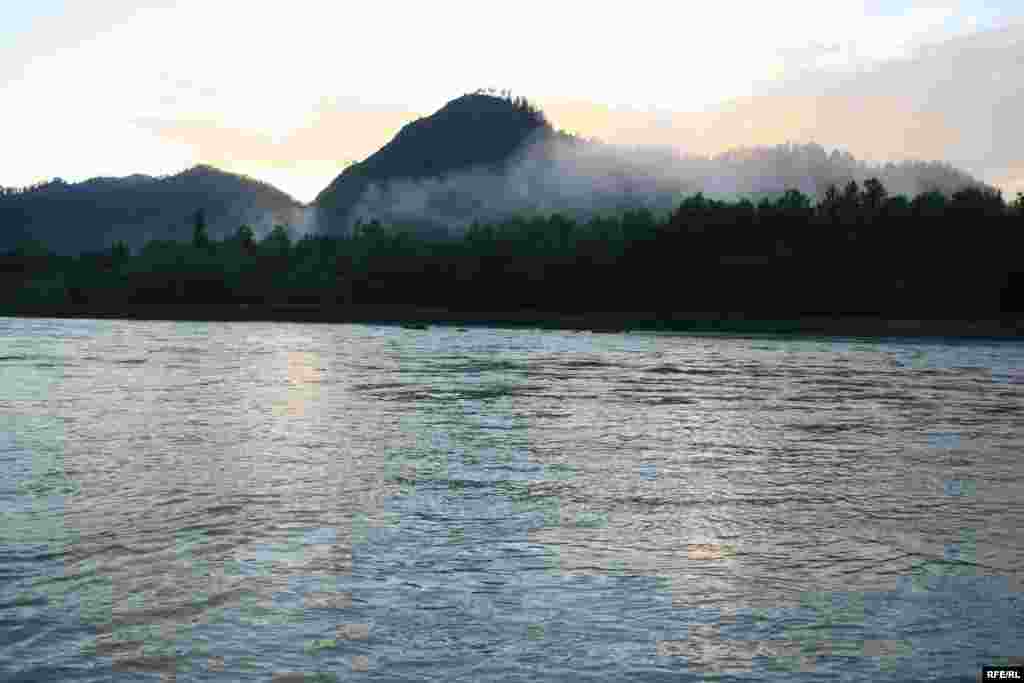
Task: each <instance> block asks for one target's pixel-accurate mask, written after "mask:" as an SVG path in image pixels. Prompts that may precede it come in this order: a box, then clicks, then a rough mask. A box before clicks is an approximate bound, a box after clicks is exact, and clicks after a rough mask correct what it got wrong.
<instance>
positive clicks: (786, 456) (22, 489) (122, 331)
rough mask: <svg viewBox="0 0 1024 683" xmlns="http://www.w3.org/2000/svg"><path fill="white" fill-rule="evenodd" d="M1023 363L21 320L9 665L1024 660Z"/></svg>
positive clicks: (5, 565)
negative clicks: (1023, 593) (1020, 657)
mask: <svg viewBox="0 0 1024 683" xmlns="http://www.w3.org/2000/svg"><path fill="white" fill-rule="evenodd" d="M1021 368H1024V343H1021V342H1015V341H978V340H973V341H963V340H934V339H932V340H922V339H897V338H892V339H884V340H866V339H852V338H807V337H803V338H783V337H763V338H749V337H746V338H745V337H730V336H710V335H708V336H699V335H676V336H673V335H659V334H653V333H652V334H636V333H630V334H592V333H576V332H568V331H565V332H562V331H540V330H511V329H493V328H469V329H460V328H455V327H433V328H430V329H429V330H425V331H421V330H412V329H403V328H400V327H389V326H374V325H316V324H308V325H307V324H292V323H194V322H144V321H95V320H43V319H36V320H27V319H11V318H6V319H0V420H2V421H3V424H2V426H0V680H4V681H8V680H10V681H58V680H69V681H100V680H103V681H109V680H116V681H171V680H179V681H243V680H244V681H248V680H252V681H299V680H306V681H327V680H366V681H371V680H380V681H392V680H394V681H412V680H417V681H428V680H465V681H477V680H480V681H484V680H494V681H497V680H522V681H526V680H531V681H532V680H544V681H547V680H627V679H628V680H649V681H698V680H720V681H728V680H757V681H765V680H767V681H790V680H850V681H868V680H870V681H902V680H974V677H975V676H976V674H977V672H978V670H979V669H980V667H981V666H982V665H986V664H993V663H996V664H998V663H1006V662H1007V661H1012V660H1008V659H1007V658H1012V657H1014V656H1015V655H1019V654H1021V653H1024V626H1022V625H1024V602H1022V600H1021V589H1022V576H1024V575H1022V566H1024V531H1018V529H1020V528H1021V527H1024V503H1022V498H1021V493H1022V491H1024V461H1022V454H1024V374H1022V372H1021ZM303 675H304V677H303Z"/></svg>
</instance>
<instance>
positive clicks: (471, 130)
mask: <svg viewBox="0 0 1024 683" xmlns="http://www.w3.org/2000/svg"><path fill="white" fill-rule="evenodd" d="M553 134H554V130H553V129H552V128H551V126H550V124H549V123H548V122H547V120H546V119H545V117H544V115H543V113H542V112H541V111H540V110H539V109H537V108H536V107H534V106H533V105H532V104H530V103H529V102H528V101H526V100H525V99H523V98H511V97H496V96H493V95H488V94H484V93H483V92H475V93H471V94H467V95H463V96H462V97H458V98H456V99H454V100H452V101H451V102H448V103H447V104H446V105H445V106H444V107H442V108H441V109H439V110H438V111H437V112H435V113H434V114H431V115H430V116H427V117H424V118H420V119H417V120H415V121H413V122H412V123H409V124H407V125H406V126H404V127H403V128H402V129H401V130H400V131H399V132H398V134H397V135H395V137H394V138H393V139H392V140H391V141H390V142H388V143H387V144H386V145H384V146H383V147H382V148H380V149H379V150H378V151H377V152H375V153H374V154H372V155H371V156H370V157H368V158H367V159H365V160H364V161H362V162H359V163H356V164H353V165H351V166H349V167H348V168H346V169H345V170H344V171H343V172H342V173H341V174H340V175H339V176H338V177H336V178H335V179H334V181H333V182H331V184H330V185H329V186H328V187H327V188H326V189H324V190H323V191H322V192H321V193H320V194H319V195H317V197H316V199H315V200H314V204H315V206H316V207H318V209H319V210H320V212H321V214H320V215H321V220H322V221H324V222H325V223H326V224H327V226H328V229H329V231H330V232H336V231H341V230H343V229H344V228H345V227H347V223H348V221H349V219H350V217H351V212H352V209H353V207H355V205H356V204H357V203H358V201H359V199H360V197H362V196H363V193H364V192H365V191H366V190H367V188H368V187H369V186H370V185H371V184H373V183H377V184H383V183H387V182H390V181H394V180H398V179H412V180H415V179H424V178H438V177H444V176H445V175H446V174H449V173H452V172H454V171H460V170H464V169H467V168H474V167H481V166H482V167H489V168H491V169H492V170H497V169H500V168H501V166H502V165H503V164H504V162H506V160H508V159H509V158H510V157H511V156H512V154H513V153H514V152H515V151H516V150H517V149H519V148H521V147H522V146H523V144H524V143H525V142H526V141H527V140H529V139H534V138H536V137H538V136H540V137H544V136H548V135H553Z"/></svg>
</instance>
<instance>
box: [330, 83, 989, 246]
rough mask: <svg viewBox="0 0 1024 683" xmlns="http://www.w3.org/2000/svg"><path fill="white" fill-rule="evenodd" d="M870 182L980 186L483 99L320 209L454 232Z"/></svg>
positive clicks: (356, 171) (472, 100) (818, 153)
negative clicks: (553, 119)
mask: <svg viewBox="0 0 1024 683" xmlns="http://www.w3.org/2000/svg"><path fill="white" fill-rule="evenodd" d="M873 176H874V177H878V178H879V179H881V181H882V183H883V185H884V186H885V187H886V189H887V190H888V191H889V193H890V194H894V195H895V194H904V195H907V196H910V197H913V196H916V195H918V194H921V193H923V192H928V191H932V190H935V191H938V192H941V193H943V194H946V195H947V196H949V195H952V194H953V193H954V192H956V191H957V190H960V189H962V188H964V187H968V186H978V187H986V186H984V185H983V184H982V183H980V182H979V181H977V180H976V179H975V178H973V177H972V176H971V175H970V174H968V173H965V172H963V171H960V170H958V169H955V168H953V167H952V166H950V165H949V164H946V163H942V162H935V161H929V162H925V161H905V162H900V163H887V164H884V165H881V164H869V163H866V162H864V161H859V160H857V159H855V158H854V157H853V156H852V155H851V154H849V153H848V152H845V151H840V150H835V149H833V150H832V151H831V152H829V151H827V150H825V148H823V147H822V146H821V145H818V144H815V143H809V144H790V143H786V144H784V145H776V146H758V147H746V148H737V149H733V150H730V151H727V152H723V153H720V154H715V155H710V156H707V155H696V154H686V153H685V152H682V151H680V150H677V149H674V148H671V147H667V146H653V145H648V146H643V147H624V146H619V145H607V144H604V143H601V142H600V141H597V140H584V139H581V138H579V137H576V136H572V135H568V134H566V133H562V132H555V130H554V129H553V128H552V126H551V125H550V124H549V123H548V122H547V120H546V117H545V116H544V114H543V113H542V112H541V111H540V110H538V109H536V108H534V107H533V106H532V105H530V104H529V103H528V102H527V101H526V100H522V99H514V100H513V99H510V98H503V97H494V96H490V95H486V94H481V93H479V92H478V93H474V94H471V95H465V96H463V97H459V98H457V99H455V100H452V101H451V102H449V103H448V104H446V105H445V106H444V107H442V108H441V109H440V110H438V111H437V112H436V113H434V114H432V115H431V116H428V117H425V118H421V119H418V120H416V121H413V122H412V123H410V124H408V125H407V126H405V127H404V128H403V129H402V130H401V131H400V132H399V133H398V134H397V135H396V136H395V137H394V138H393V139H392V140H391V141H390V142H388V143H387V144H386V145H385V146H384V147H382V148H381V149H380V150H379V151H378V152H376V153H375V154H373V155H372V156H370V157H369V158H367V159H366V160H365V161H363V162H361V163H357V164H354V165H352V166H350V167H349V168H347V169H345V171H344V172H342V173H341V174H340V175H339V176H338V177H337V178H335V180H334V181H333V182H332V183H331V184H330V186H329V187H327V188H326V189H325V190H324V191H323V192H321V193H320V195H319V196H318V197H317V198H316V200H315V205H316V207H317V208H318V210H319V212H320V213H319V219H320V226H321V228H322V229H324V230H325V231H326V232H329V233H341V232H346V231H347V230H348V229H349V228H350V227H351V224H352V222H353V221H355V220H364V221H368V220H373V219H377V220H380V221H381V222H382V223H385V224H402V225H404V226H406V227H414V228H415V229H417V230H422V231H429V232H438V233H442V234H450V233H451V232H452V231H455V232H457V231H459V230H460V229H463V228H465V227H466V226H468V225H469V224H470V223H471V222H473V221H474V220H480V221H492V220H501V219H503V218H507V217H509V216H512V215H523V214H526V215H529V214H550V213H553V212H560V213H564V214H568V215H571V216H573V217H575V218H586V217H587V216H588V215H594V214H600V213H614V212H620V211H622V210H623V209H627V208H648V209H651V210H654V211H661V212H668V211H671V210H672V209H674V208H676V206H677V205H678V203H679V202H680V200H681V199H682V197H683V196H684V195H688V194H693V193H696V192H704V193H707V194H709V195H712V196H720V197H724V198H730V199H733V198H736V197H738V196H742V197H748V198H750V199H752V200H754V201H757V200H759V199H760V198H764V197H774V196H778V195H781V194H782V193H784V192H785V191H786V190H787V189H790V188H797V189H799V190H801V191H802V192H803V193H804V194H806V195H809V196H810V197H811V198H812V199H814V200H820V199H821V198H822V197H823V196H824V194H825V191H826V189H827V187H828V186H829V185H830V184H836V185H837V186H839V188H840V189H842V187H843V186H844V185H845V184H846V183H848V182H850V181H851V180H853V181H856V182H858V183H863V182H864V180H866V179H867V178H870V177H873Z"/></svg>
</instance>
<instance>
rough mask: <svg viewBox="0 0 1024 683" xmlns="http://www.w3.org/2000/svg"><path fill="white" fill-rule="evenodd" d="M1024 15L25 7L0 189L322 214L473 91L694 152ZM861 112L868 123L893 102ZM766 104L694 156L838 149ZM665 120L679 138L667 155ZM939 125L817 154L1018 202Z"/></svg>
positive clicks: (376, 6) (593, 128)
mask: <svg viewBox="0 0 1024 683" xmlns="http://www.w3.org/2000/svg"><path fill="white" fill-rule="evenodd" d="M1015 5H1016V2H1013V1H1010V0H1003V1H1001V2H996V3H986V4H984V5H982V4H980V3H978V2H935V3H921V2H888V1H886V0H867V1H865V0H857V1H852V0H831V1H830V2H827V3H823V2H820V0H795V1H792V2H787V3H785V5H780V4H778V3H763V2H739V1H736V0H721V1H720V2H716V3H701V4H700V5H693V4H688V3H663V2H656V1H644V0H638V1H637V2H633V3H630V4H629V6H628V12H627V11H624V10H623V6H622V5H620V4H615V3H586V4H583V3H576V2H559V3H540V2H521V3H504V4H496V3H480V2H436V3H396V2H391V1H388V0H381V1H378V2H374V3H358V4H356V3H332V4H328V3H322V2H312V1H309V2H307V1H304V0H293V2H289V3H266V4H264V3H253V2H245V3H242V2H233V1H227V0H222V1H218V2H215V3H211V2H206V1H197V0H181V1H178V2H173V1H159V0H157V1H150V2H127V1H125V0H108V1H107V2H104V3H81V2H68V1H65V0H33V2H30V3H10V4H9V6H7V7H5V9H4V20H3V22H0V84H2V85H0V107H2V110H3V112H4V119H5V124H6V125H5V126H4V127H3V130H2V131H0V145H2V149H3V150H4V153H3V154H2V155H0V184H2V185H9V186H10V185H14V186H20V185H27V184H30V183H32V182H35V181H38V180H42V179H47V178H51V177H54V176H59V177H62V178H64V179H66V180H69V181H77V180H83V179H86V178H89V177H93V176H98V175H112V176H120V175H128V174H131V173H149V174H154V175H158V174H167V173H176V172H178V171H180V170H182V169H184V168H186V167H188V166H191V165H194V164H196V163H211V164H214V165H217V166H219V167H221V168H225V169H227V170H232V171H236V172H241V173H247V174H249V175H251V176H254V177H257V178H260V179H262V180H266V181H268V182H271V183H273V184H275V185H277V186H278V187H280V188H281V189H283V190H285V191H286V192H289V193H290V194H292V195H293V196H295V197H296V198H298V199H300V200H302V201H310V200H312V199H313V197H314V196H315V195H316V193H317V192H318V191H319V190H321V189H322V188H323V187H325V186H326V185H327V184H328V183H329V182H330V181H331V180H332V179H333V178H334V176H335V175H336V174H337V173H338V172H339V171H340V169H341V168H342V167H343V166H344V165H345V163H346V162H348V161H350V160H355V159H361V158H364V157H365V156H367V155H368V154H370V153H372V152H373V151H375V150H376V149H377V148H379V147H380V146H381V145H382V144H384V143H385V142H387V140H388V139H390V138H391V136H393V135H394V133H395V132H397V130H398V129H399V128H400V127H401V126H402V125H403V124H404V123H407V122H408V121H410V120H412V119H413V118H415V117H417V116H422V115H426V114H429V113H431V112H432V111H434V110H436V109H437V108H439V107H440V106H442V105H443V104H444V103H445V102H446V101H448V100H450V99H452V98H453V97H456V96H458V95H460V94H463V93H465V92H469V91H472V90H475V89H477V88H479V87H494V88H498V89H511V90H512V91H513V92H514V93H515V94H521V95H526V96H527V97H529V98H530V99H531V100H533V101H535V102H537V103H539V104H540V105H541V106H543V107H544V108H545V110H547V111H548V113H549V116H550V118H552V120H553V123H554V124H555V125H556V126H557V127H560V128H565V129H567V130H573V131H576V132H579V133H581V134H583V135H596V136H602V137H605V138H608V137H611V138H615V139H614V140H613V141H617V142H658V141H665V142H669V143H673V144H679V145H684V146H685V145H690V146H691V147H693V146H694V145H696V144H697V143H696V142H694V140H696V139H697V138H692V137H690V138H688V137H686V136H680V135H678V134H676V135H673V134H671V131H670V130H668V129H671V128H672V127H673V126H676V127H678V126H684V127H687V126H688V127H689V129H694V126H696V127H697V128H699V127H700V126H701V125H705V124H694V123H693V121H695V120H696V119H694V118H693V117H694V116H699V114H700V113H701V112H706V111H717V110H716V107H721V106H722V103H727V102H730V101H733V100H736V99H737V98H740V99H742V98H751V97H754V98H756V97H758V96H760V95H762V94H764V93H766V92H770V91H771V88H772V87H774V86H779V85H780V84H786V87H789V88H797V89H798V88H799V86H800V84H801V82H802V81H803V80H805V79H806V80H807V82H810V80H811V79H813V77H814V75H815V74H817V75H818V76H820V75H821V74H822V73H826V74H827V73H837V74H838V73H854V72H857V71H858V70H865V69H870V68H871V67H872V65H875V64H879V63H884V62H886V61H891V60H894V59H899V58H902V57H906V56H908V55H911V54H912V53H913V52H914V51H915V50H917V49H918V48H920V47H921V46H923V45H929V44H939V45H941V43H942V42H943V41H947V40H950V39H955V38H957V37H963V36H967V35H970V34H972V33H979V32H985V31H990V30H991V29H998V28H1000V27H1005V26H1012V25H1018V24H1019V22H1020V21H1021V16H1022V14H1024V13H1022V12H1021V10H1019V9H1015V8H1014V6H1015ZM1006 85H1007V84H1005V83H1004V84H1003V85H1002V86H1001V87H1005V86H1006ZM869 95H870V93H869ZM865 97H866V99H865V102H868V103H869V104H866V105H865V106H869V105H870V106H871V107H875V106H876V104H877V102H881V101H882V100H878V99H877V98H871V97H869V96H865ZM760 101H761V100H757V101H756V102H754V103H753V104H751V105H750V106H751V107H752V109H751V112H750V115H749V116H748V118H747V120H745V121H744V122H743V123H742V125H740V124H737V125H739V126H740V127H739V128H738V129H737V130H741V131H747V132H748V133H749V136H748V138H749V139H744V140H733V139H732V138H735V137H736V133H735V131H733V129H732V128H729V129H728V130H726V129H725V128H723V129H721V131H720V134H719V137H713V136H711V137H707V136H706V139H704V140H702V141H700V142H701V144H702V145H703V146H704V147H707V148H708V149H700V150H698V151H701V152H707V151H709V150H710V149H716V148H724V147H726V146H729V144H730V143H731V142H736V143H740V142H751V141H753V142H764V143H771V142H784V141H785V140H788V139H793V140H798V141H809V140H801V139H800V138H801V137H802V136H806V135H814V136H821V135H824V133H822V132H821V130H820V127H819V128H810V129H809V128H807V127H806V126H804V127H803V128H800V127H799V126H796V127H794V124H791V123H788V121H789V120H790V118H792V117H790V118H787V117H786V116H782V117H779V116H776V117H775V118H774V119H771V121H770V122H769V121H768V120H769V118H770V117H769V116H768V115H767V114H764V115H762V113H761V112H762V109H759V108H758V107H761V106H762V105H761V104H758V103H757V102H760ZM772 102H773V104H772V105H771V106H772V107H775V108H776V109H777V108H778V100H773V101H772ZM885 102H886V103H887V104H884V105H878V107H882V109H879V110H878V111H882V110H883V109H884V108H885V107H889V109H884V111H891V112H897V113H896V114H891V113H890V114H876V115H877V116H883V117H889V118H891V117H892V116H897V117H898V116H899V115H904V116H906V117H910V118H908V123H907V124H906V125H907V126H908V127H909V126H914V127H916V128H921V127H922V126H925V124H922V123H919V122H917V123H915V122H913V121H912V120H911V119H912V118H913V117H914V116H920V117H922V118H921V121H931V120H932V119H936V117H938V118H941V116H942V113H943V112H941V111H940V112H927V111H926V112H923V113H922V112H921V111H919V109H916V108H915V107H914V106H913V105H912V104H906V105H904V104H901V103H894V102H893V101H892V100H891V98H890V100H885ZM872 103H874V104H872ZM857 106H859V105H852V108H853V109H856V107H857ZM770 108H771V107H769V106H768V105H767V104H765V105H764V107H763V111H764V112H767V111H768V110H769V109H770ZM876 109H877V107H876ZM637 112H646V113H645V114H642V115H639V114H638V113H637ZM898 112H903V114H899V113H898ZM638 116H639V118H638ZM979 116H981V122H980V123H979V124H978V125H979V126H980V125H983V124H984V113H983V112H982V113H981V114H979ZM645 117H646V118H645ZM687 117H689V118H687ZM929 117H931V118H929ZM958 120H959V119H958ZM657 121H668V122H674V123H671V124H667V125H666V126H665V128H666V131H667V132H666V134H665V135H664V136H663V139H660V138H658V132H657V130H656V128H657V127H656V126H654V127H652V122H657ZM855 121H856V117H854V118H852V119H851V124H850V125H851V126H852V125H854V123H853V122H855ZM709 125H710V124H709ZM927 125H931V124H930V123H929V124H927ZM944 125H945V124H943V122H942V121H938V119H936V122H935V125H934V132H933V133H928V132H927V131H931V130H933V128H927V127H926V132H925V133H921V134H920V135H919V137H921V136H924V137H921V140H919V141H918V142H915V144H917V145H918V146H919V147H920V149H916V148H915V149H913V150H907V149H900V148H899V147H901V143H900V136H898V135H897V136H892V140H890V141H887V142H886V143H885V145H888V147H894V148H893V149H888V147H886V148H884V149H882V148H877V149H870V150H868V149H864V150H860V149H858V148H857V144H855V142H850V141H844V140H838V139H837V140H816V141H818V142H827V143H832V144H844V145H848V146H849V147H850V148H851V151H852V152H853V153H854V154H857V153H858V152H861V154H862V155H867V156H875V157H879V156H886V155H889V156H891V158H903V157H904V156H906V155H907V154H908V152H913V153H914V154H922V153H924V154H927V153H931V154H933V155H937V154H943V153H950V154H953V156H954V157H955V159H953V160H954V161H957V160H964V162H965V163H968V162H969V163H970V164H974V167H975V168H972V169H970V170H972V171H974V172H978V173H982V174H983V175H984V173H986V172H988V173H989V176H990V177H987V178H984V179H986V180H989V181H990V182H993V181H997V180H998V178H997V177H996V176H999V174H1000V173H1002V174H1003V176H1005V177H1006V178H1009V179H1010V180H1007V181H1005V182H1003V185H1004V186H1005V187H1007V188H1009V187H1011V186H1014V184H1015V183H1016V182H1017V181H1016V180H1014V178H1016V177H1017V176H1016V175H1014V174H1016V173H1017V170H1019V169H1017V167H1016V166H1013V164H1009V165H1008V164H1007V162H1006V160H1005V159H999V160H996V161H993V162H992V164H991V166H992V168H991V169H988V167H986V166H985V163H986V159H987V158H988V157H986V150H985V149H984V147H985V146H986V144H988V143H987V142H985V141H984V140H982V141H975V142H972V141H971V140H967V141H966V142H963V141H961V142H960V143H958V144H959V145H960V146H959V147H958V146H956V145H954V144H953V143H952V142H950V141H944V140H940V139H939V137H941V136H942V135H947V134H948V129H949V126H948V125H945V128H944V127H943V126H944ZM833 128H836V126H833ZM708 130H710V129H708ZM630 131H632V133H630ZM652 131H653V132H652ZM942 131H947V132H946V133H943V132H942ZM631 135H632V137H631ZM710 135H711V134H710V133H708V136H710ZM828 135H830V136H833V137H837V138H838V137H842V133H841V130H840V132H835V131H832V132H829V133H828ZM929 135H931V136H932V137H934V138H935V140H934V144H933V145H932V144H931V142H929V140H931V139H932V138H929V137H928V136H929ZM850 137H851V139H854V138H857V133H856V132H855V131H852V130H851V133H850ZM866 144H867V143H865V145H866ZM879 144H880V143H879ZM972 144H973V145H974V146H973V147H972V146H971V145H972ZM929 145H931V146H929ZM875 146H876V147H878V145H877V144H876V145H875ZM975 148H977V149H975ZM989 171H990V172H989ZM993 174H994V175H993ZM1007 174H1009V175H1007ZM1003 176H999V177H1003ZM1022 177H1024V176H1022ZM1021 188H1022V189H1024V180H1022V181H1021Z"/></svg>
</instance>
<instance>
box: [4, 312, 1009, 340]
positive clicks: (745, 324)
mask: <svg viewBox="0 0 1024 683" xmlns="http://www.w3.org/2000/svg"><path fill="white" fill-rule="evenodd" d="M0 316H5V317H31V318H96V319H126V320H182V321H184V320H192V321H279V322H321V323H386V324H406V325H431V324H435V325H458V326H465V325H482V326H492V327H540V328H548V329H570V330H590V331H593V332H626V331H669V332H672V331H674V332H719V333H735V334H806V335H835V336H857V337H887V336H900V337H917V336H924V337H970V338H984V337H990V338H1024V319H1019V318H1004V319H985V320H936V319H917V320H915V319H891V318H881V317H874V316H825V315H813V316H802V317H799V318H790V319H762V318H751V317H749V316H745V315H743V314H736V313H701V312H676V313H672V314H669V315H665V314H658V313H654V312H629V311H624V312H614V313H607V312H602V313H572V314H568V313H552V312H546V311H510V312H502V311H471V312H467V311H452V310H448V309H444V308H425V307H415V306H397V305H351V306H340V305H338V306H321V305H317V304H265V305H263V304H261V305H254V304H232V305H223V304H217V305H198V306H197V305H176V304H168V305H159V306H156V305H146V306H121V307H117V308H103V307H54V308H41V307H33V308H13V307H10V306H6V307H0Z"/></svg>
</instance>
